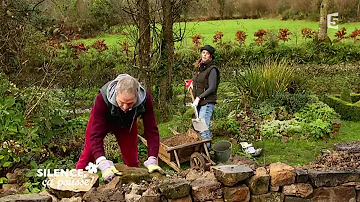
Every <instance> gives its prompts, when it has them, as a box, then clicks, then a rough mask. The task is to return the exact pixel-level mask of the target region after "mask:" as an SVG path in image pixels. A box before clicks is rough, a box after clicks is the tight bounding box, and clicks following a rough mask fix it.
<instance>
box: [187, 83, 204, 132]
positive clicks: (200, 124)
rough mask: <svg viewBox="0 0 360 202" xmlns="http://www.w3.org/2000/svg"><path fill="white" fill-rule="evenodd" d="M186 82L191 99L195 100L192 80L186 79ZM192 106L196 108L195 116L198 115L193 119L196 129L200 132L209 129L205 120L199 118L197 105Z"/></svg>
mask: <svg viewBox="0 0 360 202" xmlns="http://www.w3.org/2000/svg"><path fill="white" fill-rule="evenodd" d="M185 82H186V87H187V88H188V90H189V93H190V95H191V100H192V101H194V100H195V99H194V94H193V90H192V87H191V84H192V80H186V81H185ZM191 106H192V107H193V108H194V112H195V117H196V119H192V124H193V127H194V129H195V130H196V131H198V132H202V131H206V130H208V129H209V128H208V127H207V125H206V122H205V120H204V119H200V118H199V113H198V111H197V108H196V106H193V105H191Z"/></svg>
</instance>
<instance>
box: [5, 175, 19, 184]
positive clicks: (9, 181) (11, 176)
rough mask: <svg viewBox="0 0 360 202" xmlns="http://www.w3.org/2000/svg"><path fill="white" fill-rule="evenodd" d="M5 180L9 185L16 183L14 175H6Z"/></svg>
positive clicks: (16, 179) (16, 176)
mask: <svg viewBox="0 0 360 202" xmlns="http://www.w3.org/2000/svg"><path fill="white" fill-rule="evenodd" d="M6 178H7V180H8V183H9V184H17V183H18V175H17V174H16V173H6Z"/></svg>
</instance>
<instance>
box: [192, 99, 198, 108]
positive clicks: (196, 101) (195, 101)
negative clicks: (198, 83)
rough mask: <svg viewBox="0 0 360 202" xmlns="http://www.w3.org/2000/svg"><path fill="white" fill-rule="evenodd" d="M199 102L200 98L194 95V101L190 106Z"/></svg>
mask: <svg viewBox="0 0 360 202" xmlns="http://www.w3.org/2000/svg"><path fill="white" fill-rule="evenodd" d="M199 102H200V98H199V97H196V98H195V100H194V102H193V103H192V106H193V107H197V106H198V105H199Z"/></svg>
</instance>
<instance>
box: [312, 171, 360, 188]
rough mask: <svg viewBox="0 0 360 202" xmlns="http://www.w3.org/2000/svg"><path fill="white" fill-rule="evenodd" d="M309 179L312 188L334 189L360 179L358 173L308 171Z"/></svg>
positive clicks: (359, 172)
mask: <svg viewBox="0 0 360 202" xmlns="http://www.w3.org/2000/svg"><path fill="white" fill-rule="evenodd" d="M308 172H309V178H310V181H311V184H312V185H313V186H314V187H334V186H338V185H341V184H344V183H347V182H356V181H359V179H360V171H359V170H354V171H351V172H350V171H317V170H313V169H310V170H308Z"/></svg>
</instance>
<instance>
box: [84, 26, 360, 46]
mask: <svg viewBox="0 0 360 202" xmlns="http://www.w3.org/2000/svg"><path fill="white" fill-rule="evenodd" d="M180 26H181V27H184V23H181V24H174V29H175V30H176V29H177V28H179V27H180ZM342 27H346V29H347V33H348V34H350V33H351V32H353V31H354V30H355V28H360V25H359V23H346V24H340V25H339V29H341V28H342ZM280 28H287V29H289V30H290V32H292V33H293V35H291V36H290V38H291V40H290V41H289V42H287V43H291V44H296V43H302V42H304V41H305V40H304V39H302V35H301V29H302V28H311V29H313V30H318V22H309V21H292V20H289V21H283V20H276V19H238V20H218V21H201V22H188V23H187V24H186V30H185V40H184V41H182V42H178V43H177V47H178V48H184V47H191V46H192V39H191V36H194V35H195V34H200V35H201V36H203V39H201V41H200V42H201V44H203V45H204V44H213V42H212V40H213V36H214V35H215V32H216V31H220V32H223V33H224V36H223V41H224V42H225V41H235V33H236V31H237V30H243V31H245V32H246V34H247V35H248V36H247V39H246V43H247V44H249V43H251V42H253V41H254V33H255V32H256V31H258V30H259V29H266V30H277V31H278V30H279V29H280ZM336 31H337V30H334V29H328V34H329V37H330V38H332V39H335V38H336V37H335V36H334V34H335V32H336ZM99 39H104V40H105V43H106V44H107V45H109V46H110V47H111V46H114V45H116V44H117V42H119V41H120V42H121V41H124V40H125V37H124V36H123V35H120V34H102V35H99V36H97V37H95V38H91V39H80V40H78V41H81V42H84V43H85V44H86V45H90V44H92V43H94V42H95V41H96V40H99Z"/></svg>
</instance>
